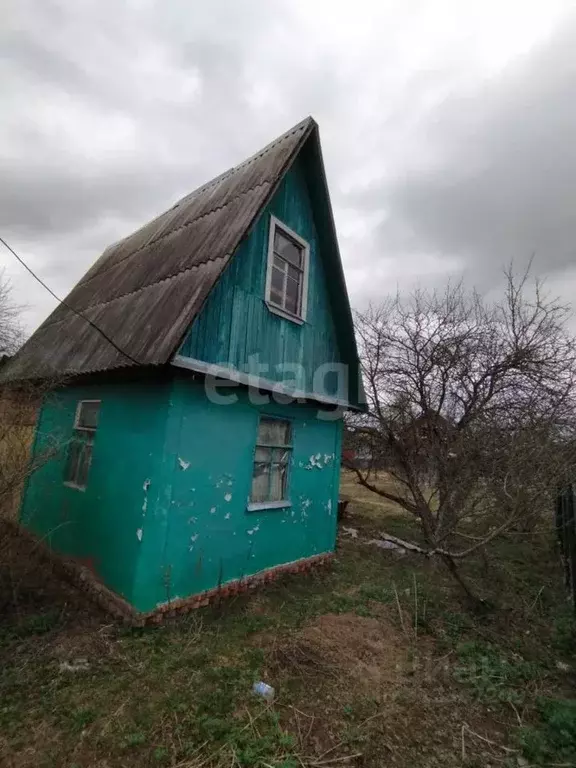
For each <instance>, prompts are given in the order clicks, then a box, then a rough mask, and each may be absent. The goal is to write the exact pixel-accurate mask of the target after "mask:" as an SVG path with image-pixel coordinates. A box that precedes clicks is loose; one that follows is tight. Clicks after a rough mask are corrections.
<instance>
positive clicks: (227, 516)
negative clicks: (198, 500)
mask: <svg viewBox="0 0 576 768" xmlns="http://www.w3.org/2000/svg"><path fill="white" fill-rule="evenodd" d="M224 520H230V512H226V514H225V515H224Z"/></svg>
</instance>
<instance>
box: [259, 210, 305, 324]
mask: <svg viewBox="0 0 576 768" xmlns="http://www.w3.org/2000/svg"><path fill="white" fill-rule="evenodd" d="M276 229H279V230H280V231H281V232H283V233H284V234H285V235H286V236H287V237H288V238H289V239H290V240H294V242H295V243H297V244H298V245H299V246H300V247H301V248H302V285H301V294H300V312H299V313H298V314H296V315H294V314H292V312H288V311H287V310H286V309H284V307H280V306H278V304H275V303H274V302H273V301H272V299H271V292H272V291H271V289H272V265H273V263H274V235H275V233H276ZM309 267H310V243H308V242H307V241H306V240H304V238H302V237H300V235H299V234H298V233H296V232H294V230H293V229H290V227H288V226H286V224H284V223H283V222H282V221H280V219H277V218H276V216H270V232H269V234H268V259H267V269H266V294H265V296H266V306H267V307H268V309H269V310H270V312H273V313H274V314H275V315H280V317H283V318H284V319H286V320H291V321H292V322H293V323H297V324H298V325H302V323H304V322H306V311H307V308H308V272H309Z"/></svg>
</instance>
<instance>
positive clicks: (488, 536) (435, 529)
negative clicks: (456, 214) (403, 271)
mask: <svg viewBox="0 0 576 768" xmlns="http://www.w3.org/2000/svg"><path fill="white" fill-rule="evenodd" d="M506 284H507V288H506V292H505V296H504V298H503V299H502V300H499V301H495V302H492V303H491V302H488V301H486V300H485V299H484V298H483V297H482V296H480V295H479V294H478V293H476V292H473V291H472V292H468V291H466V290H465V289H464V287H463V286H462V284H458V285H451V286H448V287H447V288H446V289H445V291H444V292H442V293H437V292H427V291H422V290H418V291H416V292H415V293H413V294H412V295H411V296H409V297H408V298H403V297H401V296H396V297H394V298H391V299H390V300H387V301H386V302H384V303H383V304H382V305H381V306H380V307H372V308H370V309H369V310H368V311H367V312H364V313H360V314H357V316H356V330H357V334H358V339H359V344H360V357H361V362H362V366H363V375H364V381H365V385H366V392H367V399H368V403H369V414H368V415H367V416H365V417H363V418H356V419H354V420H353V421H352V422H351V424H350V428H349V430H348V432H347V436H348V448H352V451H348V452H347V453H346V455H347V456H348V460H347V464H348V466H349V467H350V468H351V469H352V470H353V471H354V472H355V473H356V477H357V479H358V482H360V483H361V484H362V485H363V486H364V487H365V488H367V489H369V490H370V491H373V492H374V493H376V494H379V495H380V496H382V497H384V498H386V499H389V500H391V501H393V502H395V503H397V504H398V505H400V506H401V507H402V508H403V509H405V510H406V511H407V512H409V513H410V514H412V515H413V516H414V517H415V518H417V520H418V521H419V523H420V526H419V529H420V531H421V534H420V536H419V539H420V542H419V543H417V542H416V541H411V542H406V541H404V542H402V543H403V545H404V546H407V547H409V548H412V549H414V550H416V551H420V552H422V553H424V554H427V555H435V556H438V557H439V558H441V559H442V561H443V562H444V563H445V564H446V566H447V567H448V568H449V570H450V572H451V573H452V574H453V575H454V576H455V578H456V579H457V580H458V581H459V582H460V584H461V586H462V587H463V588H464V589H465V591H466V592H467V593H468V594H469V596H470V597H473V595H472V593H471V591H470V588H469V586H468V585H467V584H466V583H465V581H464V579H463V578H462V577H461V574H460V572H459V567H458V563H459V562H460V561H462V559H463V558H465V557H467V556H468V555H470V554H472V553H473V552H475V551H476V550H478V549H479V548H482V547H485V546H486V545H487V544H489V543H490V542H491V541H493V540H494V539H495V538H496V537H497V536H499V535H502V534H503V533H505V532H508V531H511V530H515V529H517V528H518V527H523V528H526V527H528V526H530V525H531V524H532V523H533V521H535V520H538V519H540V518H541V516H542V514H543V513H548V512H549V510H550V509H552V501H551V497H552V494H553V493H555V491H556V488H557V486H558V484H559V483H562V482H564V481H565V479H566V477H567V475H568V473H569V472H570V470H571V469H572V467H573V466H574V459H575V456H576V443H575V441H574V439H573V428H574V424H575V419H574V416H575V399H574V395H575V384H576V344H575V341H574V338H573V337H572V336H571V334H570V333H569V332H568V331H567V327H566V323H567V320H568V318H569V315H570V313H569V310H568V308H567V307H566V306H564V305H563V304H561V303H560V302H559V301H557V300H556V299H553V298H550V297H549V296H547V295H546V294H545V292H544V290H543V287H542V285H541V284H540V283H539V282H538V281H536V282H535V283H533V284H532V283H529V281H528V274H527V273H526V274H524V275H522V276H521V277H520V278H516V277H515V276H514V275H513V273H512V271H511V270H508V271H507V272H506ZM355 455H361V456H362V461H361V462H357V461H355V460H354V458H353V457H354V456H355ZM350 457H352V458H350ZM366 457H369V460H368V461H367V459H366ZM376 467H380V468H381V467H385V468H386V470H387V473H388V478H389V481H388V482H386V483H384V484H382V483H380V482H378V480H377V479H376V477H375V468H376ZM383 535H384V536H386V534H383ZM388 538H389V539H394V537H391V536H388Z"/></svg>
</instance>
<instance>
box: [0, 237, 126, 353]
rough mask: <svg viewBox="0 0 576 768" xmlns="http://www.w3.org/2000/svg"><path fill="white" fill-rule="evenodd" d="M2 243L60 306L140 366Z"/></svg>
mask: <svg viewBox="0 0 576 768" xmlns="http://www.w3.org/2000/svg"><path fill="white" fill-rule="evenodd" d="M0 243H2V245H3V246H4V247H5V248H7V249H8V250H9V251H10V253H11V254H12V255H13V256H14V257H15V258H16V259H17V260H18V261H19V262H20V264H22V266H23V267H24V269H26V270H28V272H30V274H31V275H32V277H33V278H34V279H35V280H37V281H38V282H39V283H40V285H41V286H42V287H43V288H45V289H46V290H47V291H48V293H49V294H50V295H51V296H53V297H54V298H55V299H56V301H57V302H58V303H59V304H62V305H63V306H65V307H66V308H67V309H69V310H70V311H71V312H74V314H75V315H78V317H81V318H82V320H85V321H86V322H87V323H88V325H90V326H92V328H94V330H95V331H98V333H99V334H100V335H101V336H102V337H103V338H105V339H106V341H107V342H108V343H109V344H111V345H112V346H113V347H114V349H115V350H116V351H117V352H120V354H121V355H124V357H126V358H128V360H130V361H131V362H132V363H135V364H136V365H140V363H139V362H138V360H135V359H134V358H133V357H132V355H129V354H128V352H124V350H123V349H121V348H120V347H119V346H118V344H116V342H114V341H112V339H111V338H110V336H108V335H107V334H106V333H104V331H103V330H102V329H101V328H99V327H98V326H97V325H96V323H93V322H92V320H90V318H88V317H86V315H83V314H82V312H79V311H78V310H77V309H74V307H72V306H71V305H70V304H68V303H67V302H66V301H64V299H61V298H59V297H58V296H56V294H55V293H54V291H53V290H52V289H51V288H49V287H48V286H47V285H46V283H45V282H44V281H43V280H42V279H41V278H39V277H38V275H37V274H36V273H35V272H34V271H33V270H32V269H31V268H30V267H29V266H28V264H26V262H25V261H24V259H22V258H21V257H20V256H18V254H17V253H16V251H15V250H14V248H11V247H10V246H9V245H8V243H7V242H6V240H4V238H3V237H0Z"/></svg>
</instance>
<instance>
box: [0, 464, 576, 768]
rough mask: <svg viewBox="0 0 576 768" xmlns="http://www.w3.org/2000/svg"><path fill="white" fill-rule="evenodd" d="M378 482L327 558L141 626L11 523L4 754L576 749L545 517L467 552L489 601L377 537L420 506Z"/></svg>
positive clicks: (116, 756) (569, 648)
mask: <svg viewBox="0 0 576 768" xmlns="http://www.w3.org/2000/svg"><path fill="white" fill-rule="evenodd" d="M346 482H348V483H349V479H347V480H346ZM347 491H348V493H347V495H348V496H349V497H350V496H351V495H352V493H353V491H354V489H353V488H352V489H347ZM370 501H372V500H370V499H368V500H366V499H364V498H363V497H362V496H361V495H359V496H358V498H357V499H356V501H354V500H353V501H352V503H351V505H350V514H349V517H348V519H347V520H346V521H345V522H344V526H345V528H347V529H350V528H351V529H353V530H354V531H356V534H357V535H356V536H354V535H353V534H351V533H349V532H344V530H343V532H342V534H341V536H340V538H339V544H338V550H337V557H336V560H335V563H334V564H333V566H331V567H330V568H327V569H324V570H322V571H319V572H317V573H315V574H313V575H311V576H293V577H288V578H286V579H284V580H283V581H281V582H279V583H276V584H272V585H269V586H268V587H266V588H264V589H262V590H260V591H258V592H257V593H255V594H253V595H250V596H242V597H238V598H235V599H232V600H229V601H227V602H225V603H222V604H221V605H220V606H216V607H211V608H207V609H202V610H201V611H197V612H195V613H194V614H191V615H190V616H188V617H183V618H181V619H179V620H175V621H173V622H172V623H168V624H166V625H165V626H162V627H157V628H147V629H129V628H126V627H123V626H120V625H118V624H117V623H115V622H114V621H113V620H112V619H110V618H109V617H108V616H106V615H105V614H104V613H102V612H101V611H100V610H99V609H97V608H95V607H94V606H93V605H92V604H90V603H88V602H87V601H86V599H85V598H84V595H83V594H82V593H81V592H79V591H78V590H77V589H75V588H74V587H71V586H70V585H68V584H65V583H63V582H61V581H60V580H59V579H58V578H56V577H55V575H54V574H53V573H52V572H51V569H50V567H49V566H48V565H47V564H46V563H43V562H40V561H39V560H38V557H37V552H36V551H35V549H34V545H33V544H32V543H31V541H30V539H28V538H26V537H21V536H19V535H18V534H17V533H16V532H15V529H14V527H13V526H12V525H10V524H8V523H1V524H0V600H1V601H2V602H1V603H0V607H1V609H2V624H1V626H0V657H1V658H0V661H1V670H0V765H2V766H7V768H32V767H34V768H36V767H38V766H40V767H41V768H42V767H43V766H58V768H60V766H69V767H70V768H72V767H73V766H75V767H76V768H88V766H90V767H92V766H96V767H98V768H115V767H116V766H118V767H120V766H171V767H172V768H210V767H211V766H213V767H215V766H227V767H228V768H234V766H255V767H257V768H270V766H273V768H301V767H302V766H306V767H307V766H323V767H324V768H330V766H333V767H334V768H341V767H346V766H364V767H365V768H371V767H374V768H375V767H376V766H378V767H379V766H399V767H400V768H403V767H405V768H408V767H410V768H413V767H414V766H416V767H418V766H442V767H443V768H450V767H451V766H483V767H484V768H488V767H489V766H493V767H494V768H495V767H496V766H514V767H515V768H526V767H527V766H532V765H541V766H545V765H548V766H553V765H554V766H560V765H561V766H573V765H574V766H576V702H575V701H574V685H575V683H576V678H575V670H576V657H575V656H574V651H575V649H576V644H575V635H574V622H573V619H572V616H571V612H570V610H569V606H568V603H567V601H566V595H565V593H564V590H563V584H562V574H561V569H560V567H559V562H558V556H557V553H556V551H555V549H554V541H553V536H552V534H551V531H550V530H543V531H542V532H540V533H539V534H538V535H534V536H532V537H530V538H528V537H524V539H523V540H520V541H518V540H503V541H502V543H501V545H500V549H499V550H498V552H497V553H495V554H494V555H493V556H491V557H490V558H489V559H486V558H484V559H482V560H479V561H478V562H472V563H470V564H469V565H468V566H467V568H468V571H467V574H466V575H467V577H468V578H469V579H470V580H471V582H472V583H473V584H474V585H475V588H477V589H478V591H480V592H481V593H482V594H483V595H484V596H486V597H490V598H491V599H492V600H493V602H494V608H493V609H492V610H491V611H490V612H487V613H485V614H483V615H477V614H475V613H472V612H471V611H470V609H469V606H467V605H466V604H465V603H464V602H463V599H462V597H461V595H460V594H459V592H458V590H457V588H456V586H455V585H454V584H453V583H452V582H451V580H450V577H449V575H447V574H446V573H445V572H444V571H443V570H442V568H441V567H439V566H437V565H436V564H435V563H433V562H429V561H427V560H423V559H421V558H419V557H417V556H414V555H411V554H406V553H404V554H401V553H398V552H396V551H393V550H380V549H378V548H377V547H375V546H373V545H368V544H367V543H366V541H367V540H370V539H371V538H373V537H374V536H375V535H377V532H378V530H381V529H382V528H383V527H384V526H385V527H386V528H387V530H388V531H389V532H391V533H394V534H396V535H402V534H407V533H408V532H409V528H408V526H409V525H410V521H409V520H407V519H406V518H404V517H403V516H402V515H400V514H399V513H398V512H397V511H396V510H394V509H392V510H391V509H386V510H385V511H384V512H383V511H382V509H380V508H379V507H378V506H377V504H372V503H367V502H370ZM258 680H264V681H266V682H267V683H269V684H270V685H272V686H273V687H274V689H275V697H274V700H273V701H272V702H268V701H266V700H263V699H261V698H259V697H257V696H255V695H254V694H253V693H252V691H251V689H252V685H253V683H254V682H255V681H258Z"/></svg>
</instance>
